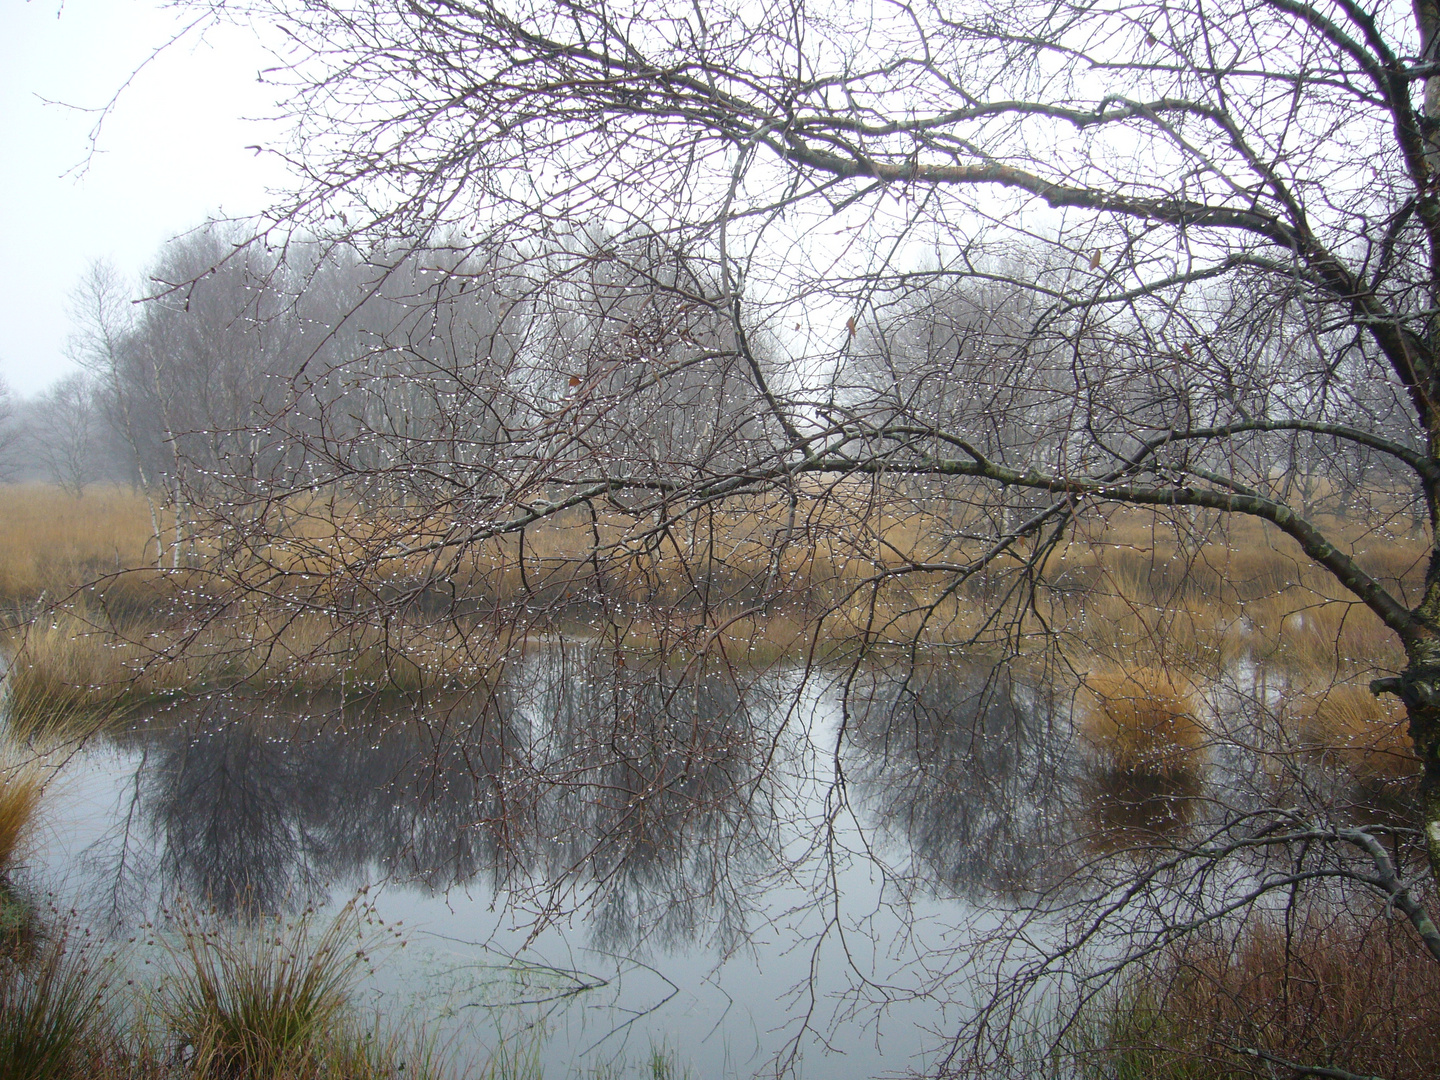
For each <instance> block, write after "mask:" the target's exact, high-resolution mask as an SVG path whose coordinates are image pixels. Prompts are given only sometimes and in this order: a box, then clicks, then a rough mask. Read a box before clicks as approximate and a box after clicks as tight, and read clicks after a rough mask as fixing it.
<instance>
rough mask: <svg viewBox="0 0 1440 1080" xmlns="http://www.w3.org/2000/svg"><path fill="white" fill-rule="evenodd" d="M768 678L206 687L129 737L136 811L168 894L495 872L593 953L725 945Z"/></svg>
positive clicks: (526, 662)
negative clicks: (368, 700) (449, 689)
mask: <svg viewBox="0 0 1440 1080" xmlns="http://www.w3.org/2000/svg"><path fill="white" fill-rule="evenodd" d="M766 685H767V684H766V683H765V680H760V679H756V680H755V681H754V683H753V684H752V685H745V684H744V683H742V681H741V680H740V679H739V678H738V677H737V676H736V675H735V674H734V673H733V672H721V671H720V670H718V669H717V670H711V669H699V670H696V669H692V670H688V671H686V672H682V671H681V670H680V669H677V668H671V667H667V666H665V665H664V664H660V663H654V664H640V663H637V662H635V661H634V660H632V661H631V662H630V664H629V665H628V666H627V665H626V664H625V663H624V662H623V661H621V662H619V663H617V657H616V656H615V654H613V653H611V652H609V651H607V650H602V649H599V648H591V647H583V648H573V647H572V648H569V649H567V650H565V651H564V652H563V653H562V651H561V650H539V651H536V652H535V653H532V654H530V655H528V656H526V657H525V658H523V659H521V660H519V661H517V662H516V663H514V664H512V665H511V666H510V667H509V668H508V669H507V671H506V673H505V674H504V676H503V677H502V678H500V679H499V680H498V681H497V683H496V684H495V686H493V687H491V688H480V689H477V690H474V691H471V692H469V693H466V694H463V695H450V696H448V697H442V698H432V699H430V700H425V701H419V700H415V701H405V700H399V699H395V700H389V701H386V702H384V703H383V704H382V705H372V706H371V707H370V708H367V709H366V710H363V711H362V712H361V713H360V715H358V716H357V715H356V712H357V711H358V710H356V709H355V708H354V707H353V706H352V707H349V708H347V709H346V710H341V709H340V708H339V703H338V702H337V701H334V700H329V701H325V700H318V699H311V700H308V701H300V700H290V701H284V700H280V701H275V700H271V701H261V700H256V699H254V698H251V697H247V696H245V695H240V694H234V695H215V696H214V697H213V698H211V699H210V700H207V701H205V702H201V703H194V704H191V705H188V706H185V707H179V706H177V707H175V708H173V709H171V710H170V715H169V716H168V717H165V718H164V720H165V721H166V722H158V720H157V722H155V723H151V724H146V725H143V726H137V727H136V728H134V729H132V730H131V731H130V732H128V733H126V734H125V735H123V736H121V737H120V738H121V741H123V742H125V743H128V744H131V745H134V746H136V747H137V748H141V747H143V748H144V749H145V751H146V754H145V757H144V759H143V761H142V764H141V766H140V775H138V776H137V782H136V784H135V787H134V792H135V799H136V800H137V807H138V815H137V820H138V821H139V822H141V823H142V824H143V826H144V827H145V828H147V829H148V830H150V831H151V832H153V834H154V836H155V838H156V839H157V841H158V843H159V845H160V864H161V865H160V869H161V881H162V889H163V891H164V892H167V893H169V892H173V891H176V890H183V891H185V892H187V893H190V894H192V895H196V896H204V897H207V898H208V899H209V900H210V901H211V902H213V903H215V904H216V905H217V906H218V907H220V908H222V909H223V910H236V909H238V908H240V907H243V906H253V907H256V908H261V909H265V910H274V909H277V908H279V907H282V906H285V905H287V904H291V905H294V904H299V903H303V902H306V901H308V900H312V899H314V898H316V894H317V892H318V891H319V890H320V889H321V888H322V887H323V886H324V885H326V884H328V885H333V886H337V887H338V886H340V885H341V884H345V885H347V887H348V886H349V885H353V884H355V883H358V881H359V880H360V879H361V878H362V877H373V876H375V873H374V872H375V870H376V869H378V870H379V872H380V873H382V874H384V875H386V876H388V877H390V878H392V879H399V880H405V881H409V882H412V883H416V884H419V885H421V886H423V887H425V888H428V889H432V890H444V889H446V888H449V887H452V886H456V885H464V884H467V883H469V882H471V881H473V880H475V879H476V878H480V877H484V878H488V882H489V884H490V885H491V887H493V888H495V889H497V890H499V889H504V890H507V891H508V892H509V894H510V895H511V897H512V898H513V899H516V900H517V901H519V902H522V903H527V904H528V905H529V906H530V907H532V908H534V909H535V910H537V911H539V912H543V913H546V914H556V913H558V912H560V911H561V910H564V909H567V908H569V907H571V906H574V905H577V904H585V905H588V906H589V908H590V919H591V926H592V930H593V933H594V935H595V936H596V938H597V939H598V940H599V941H600V942H601V943H602V944H606V945H619V944H626V943H633V942H634V941H635V940H637V939H639V938H641V937H646V936H652V937H658V938H661V939H665V940H672V939H692V938H695V937H697V936H699V935H700V934H702V933H703V932H705V931H706V929H707V928H710V927H713V928H715V930H714V932H715V934H716V935H717V936H718V937H719V938H720V939H721V941H722V943H723V944H726V945H728V944H730V943H732V942H733V941H734V940H735V939H736V937H737V935H738V934H739V933H740V932H741V931H742V930H743V924H744V896H745V892H746V887H747V886H746V882H747V881H748V880H750V878H751V877H752V876H753V874H754V873H756V872H759V871H760V870H762V869H763V867H764V866H765V865H767V864H766V862H765V859H766V855H765V852H766V850H767V848H768V846H769V844H770V842H771V840H772V839H773V835H774V832H775V823H774V821H773V816H772V809H771V806H770V803H769V801H768V798H767V795H766V790H767V789H766V786H765V784H764V783H762V782H761V780H762V777H761V776H760V766H759V764H758V762H757V758H758V755H759V752H760V751H759V750H757V748H756V744H757V739H758V740H759V741H760V742H761V743H763V744H765V745H768V739H769V738H770V737H771V735H773V733H771V734H766V731H767V727H768V726H773V723H774V721H773V720H772V719H771V718H772V717H773V716H774V715H775V714H776V712H777V708H776V705H777V695H778V691H777V690H775V689H773V688H771V689H766ZM342 717H343V723H342ZM115 861H116V862H117V865H116V867H115V870H116V873H117V874H118V873H120V872H121V871H122V870H123V869H124V866H125V863H124V852H123V850H122V851H121V853H120V856H119V857H118V858H117V859H116V860H115ZM117 895H118V892H117Z"/></svg>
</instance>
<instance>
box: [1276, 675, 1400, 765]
mask: <svg viewBox="0 0 1440 1080" xmlns="http://www.w3.org/2000/svg"><path fill="white" fill-rule="evenodd" d="M1299 734H1300V739H1301V741H1302V744H1304V745H1306V746H1309V747H1311V748H1312V749H1314V750H1317V751H1319V752H1320V753H1322V754H1325V755H1326V756H1328V757H1332V758H1334V759H1336V760H1338V762H1339V763H1340V764H1341V765H1343V766H1344V768H1345V769H1346V770H1347V771H1348V772H1350V773H1351V775H1353V776H1354V777H1356V779H1359V780H1362V781H1370V782H1375V781H1400V780H1405V779H1408V778H1410V777H1413V776H1414V775H1415V773H1416V771H1417V770H1418V768H1419V762H1418V761H1417V760H1416V758H1415V752H1414V749H1413V744H1412V743H1411V741H1410V736H1409V733H1408V730H1407V728H1406V720H1405V708H1404V706H1403V705H1402V704H1400V702H1399V701H1398V700H1397V699H1395V698H1393V697H1388V696H1387V697H1386V698H1384V699H1383V700H1382V699H1380V698H1378V697H1376V696H1375V695H1374V694H1372V693H1370V690H1369V688H1367V687H1363V686H1355V685H1353V684H1348V683H1346V684H1340V685H1336V686H1330V687H1327V688H1325V689H1324V690H1321V691H1318V692H1316V693H1314V694H1311V695H1309V696H1307V697H1306V699H1305V700H1304V701H1303V702H1302V703H1301V706H1300V724H1299Z"/></svg>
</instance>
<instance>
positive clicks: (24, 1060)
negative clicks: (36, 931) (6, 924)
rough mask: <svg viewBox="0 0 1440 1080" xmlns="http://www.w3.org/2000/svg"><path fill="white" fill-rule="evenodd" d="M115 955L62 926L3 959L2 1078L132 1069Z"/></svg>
mask: <svg viewBox="0 0 1440 1080" xmlns="http://www.w3.org/2000/svg"><path fill="white" fill-rule="evenodd" d="M112 978H113V963H112V958H110V957H107V956H102V955H100V952H99V946H98V944H95V943H93V942H92V941H91V940H90V939H88V938H85V939H84V940H82V941H80V942H78V943H77V941H76V937H75V936H74V935H72V934H70V933H69V932H68V931H67V932H62V933H61V934H60V935H58V936H57V937H55V938H53V939H52V940H49V941H45V942H43V943H42V944H41V945H40V946H39V947H38V949H36V950H34V951H32V952H30V953H29V954H28V955H17V956H11V957H7V958H5V959H3V960H0V1078H3V1080H81V1078H82V1077H84V1078H88V1077H93V1076H106V1075H116V1076H119V1075H129V1074H130V1070H129V1069H126V1068H124V1067H123V1064H122V1063H123V1062H124V1060H125V1057H126V1055H125V1053H124V1052H123V1050H122V1049H121V1047H120V1044H119V1041H118V1039H117V1037H116V1036H115V1033H114V1025H113V1019H114V1018H113V1015H112V1013H111V1010H110V1008H109V1000H108V999H109V990H110V982H111V979H112Z"/></svg>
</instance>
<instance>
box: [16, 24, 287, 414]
mask: <svg viewBox="0 0 1440 1080" xmlns="http://www.w3.org/2000/svg"><path fill="white" fill-rule="evenodd" d="M183 25H184V24H183V23H182V22H181V21H179V20H178V19H177V17H176V15H175V13H174V12H168V11H165V10H163V9H162V8H160V7H159V6H158V5H157V4H156V3H153V2H149V0H63V3H62V2H61V0H0V205H3V206H4V211H3V213H0V255H3V257H0V377H3V378H4V379H5V380H6V381H7V382H8V383H9V384H10V385H11V387H12V388H14V389H15V390H16V391H17V392H19V393H21V394H23V395H26V396H28V395H32V394H34V393H37V392H38V391H40V390H43V389H44V388H45V387H46V386H47V385H48V384H49V383H51V382H52V381H53V380H54V379H55V378H57V377H58V376H60V375H62V374H64V373H65V372H66V371H68V370H71V365H70V363H69V361H67V360H66V358H65V354H64V350H65V340H66V337H67V336H68V334H69V332H70V328H69V325H68V318H67V315H66V304H67V300H68V297H69V294H70V292H71V290H72V289H73V288H74V286H75V283H76V282H77V281H78V280H79V279H80V276H81V275H82V274H83V273H84V271H85V269H86V267H87V266H88V265H89V264H90V263H91V262H93V261H94V260H96V259H102V258H103V259H109V260H110V261H112V262H113V263H114V264H115V265H116V266H117V268H118V269H120V270H121V271H122V272H123V273H126V274H131V275H134V276H135V277H136V278H137V279H139V278H140V276H141V275H142V273H143V271H144V270H145V268H146V267H147V266H148V265H149V264H150V263H151V262H152V261H153V259H154V257H155V255H156V254H157V252H158V251H159V250H160V248H161V246H162V245H163V244H164V243H165V242H166V241H167V240H168V239H169V238H170V237H172V236H174V235H176V234H177V233H180V232H182V231H184V230H186V229H189V228H192V227H194V226H195V225H198V224H200V223H201V222H203V221H204V220H205V218H206V217H207V215H210V214H213V213H217V212H224V213H227V214H247V213H253V212H255V211H258V210H260V209H261V208H262V207H263V206H264V205H265V203H266V201H267V199H266V191H267V188H268V187H270V186H272V185H279V184H282V183H283V181H284V175H283V173H282V172H281V171H280V168H279V166H278V164H277V162H276V159H274V158H272V157H265V156H262V157H257V156H256V155H255V154H254V152H253V151H249V150H246V149H245V147H246V146H247V145H252V144H255V143H257V142H262V143H263V142H267V141H274V140H275V138H276V137H277V136H278V132H277V130H276V129H275V128H274V127H273V126H270V125H266V124H263V123H261V122H258V121H256V120H254V119H247V118H254V117H263V116H266V115H268V114H269V113H271V112H273V110H274V104H273V99H272V97H271V96H270V90H269V88H268V87H266V86H265V85H263V84H261V83H259V82H258V81H257V79H256V74H257V71H258V70H259V69H260V68H261V67H263V66H264V65H265V62H266V57H265V54H264V53H263V52H262V51H261V50H260V49H259V48H258V46H256V45H255V44H254V42H253V41H252V40H250V39H248V38H247V37H246V36H245V35H244V34H243V33H241V32H238V31H227V32H224V33H221V32H216V31H214V30H213V29H212V31H211V32H210V33H209V35H208V36H207V37H206V38H205V39H204V40H188V39H187V40H186V41H183V42H182V43H181V44H180V45H178V46H176V47H174V48H172V49H169V50H167V51H166V52H165V53H164V54H163V55H162V56H161V57H160V58H159V59H158V60H156V61H155V62H153V63H152V64H150V65H149V66H148V67H146V68H145V70H143V71H141V72H140V74H139V75H138V76H137V77H136V78H135V80H134V82H133V83H132V84H131V85H130V87H129V88H128V89H126V90H125V91H124V92H123V93H122V94H121V96H120V100H119V102H118V105H117V107H116V109H115V111H114V112H113V114H112V115H111V116H110V117H109V119H108V120H107V121H106V123H105V126H104V129H103V130H102V132H101V135H100V141H99V152H98V154H96V155H95V156H94V157H93V158H92V159H90V164H89V167H88V168H85V169H83V171H81V168H80V167H81V166H83V165H84V163H85V161H86V157H87V153H88V150H89V133H90V130H91V128H92V127H93V126H94V123H95V119H96V117H95V115H94V114H92V113H87V112H83V111H79V109H86V108H90V109H93V108H98V107H100V106H103V105H104V104H105V103H106V102H107V101H109V100H110V98H111V97H112V96H113V95H114V94H115V92H116V91H117V90H118V89H119V88H120V87H121V86H122V85H123V84H124V82H125V80H126V79H127V78H128V77H129V76H130V74H131V73H132V72H133V71H134V70H135V69H136V68H137V67H138V66H139V65H140V64H142V63H143V62H144V61H145V59H146V57H147V56H149V55H150V53H151V52H152V51H153V50H154V48H155V47H156V46H157V45H160V44H162V43H163V42H165V41H166V40H168V39H169V38H170V37H172V36H173V35H174V34H175V32H176V31H177V30H178V29H179V28H180V27H181V26H183ZM42 99H50V100H52V101H59V102H64V103H66V104H65V105H47V104H45V102H44V100H42ZM67 105H68V106H77V107H79V109H76V108H67V107H66V106H67Z"/></svg>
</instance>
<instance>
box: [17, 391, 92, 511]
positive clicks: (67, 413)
mask: <svg viewBox="0 0 1440 1080" xmlns="http://www.w3.org/2000/svg"><path fill="white" fill-rule="evenodd" d="M29 436H30V442H31V446H32V453H33V454H34V457H35V460H36V461H38V462H39V463H40V464H41V465H42V466H43V468H44V470H45V473H46V475H47V476H48V477H49V479H50V480H51V482H52V483H55V484H58V485H59V486H60V487H62V488H64V489H65V490H66V491H68V492H69V493H70V494H71V495H74V496H75V497H76V498H77V499H78V498H80V497H81V496H83V495H84V494H85V488H86V487H87V486H88V485H89V484H92V483H94V482H95V481H96V480H97V479H99V478H100V477H101V476H102V475H103V472H104V470H103V466H102V463H101V461H100V451H101V436H102V422H101V417H100V413H99V410H98V408H97V407H96V403H95V394H94V388H93V386H92V385H91V383H90V380H89V379H88V378H87V377H86V376H85V375H83V374H74V375H67V376H66V377H64V378H62V379H60V380H59V381H58V382H57V383H55V385H54V386H52V387H51V388H50V389H49V390H47V391H46V392H45V393H44V394H42V395H41V397H40V399H39V400H38V401H36V402H35V405H34V407H33V408H32V410H31V413H30V430H29Z"/></svg>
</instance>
